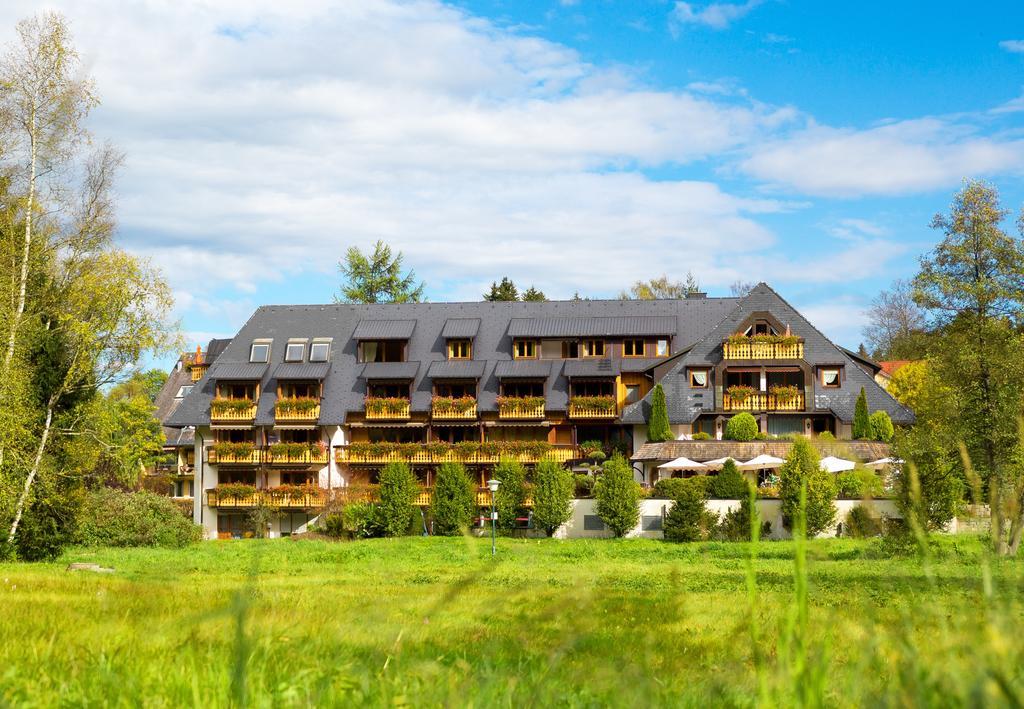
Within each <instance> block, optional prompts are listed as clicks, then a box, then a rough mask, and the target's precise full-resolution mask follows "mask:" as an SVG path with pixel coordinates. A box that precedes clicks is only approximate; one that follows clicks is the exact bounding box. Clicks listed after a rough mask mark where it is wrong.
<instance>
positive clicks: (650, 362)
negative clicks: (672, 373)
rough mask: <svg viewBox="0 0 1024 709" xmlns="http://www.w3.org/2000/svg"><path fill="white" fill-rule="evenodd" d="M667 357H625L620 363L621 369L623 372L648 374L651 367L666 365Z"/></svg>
mask: <svg viewBox="0 0 1024 709" xmlns="http://www.w3.org/2000/svg"><path fill="white" fill-rule="evenodd" d="M667 359H668V358H667V357H623V358H622V359H621V360H620V361H619V368H620V369H621V370H622V371H623V372H646V371H647V370H648V369H650V368H651V367H656V366H657V365H659V364H664V363H665V362H666V360H667Z"/></svg>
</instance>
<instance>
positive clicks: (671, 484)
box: [652, 475, 712, 500]
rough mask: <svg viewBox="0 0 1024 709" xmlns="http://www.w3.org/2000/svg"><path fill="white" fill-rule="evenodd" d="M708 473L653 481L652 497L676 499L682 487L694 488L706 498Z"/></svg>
mask: <svg viewBox="0 0 1024 709" xmlns="http://www.w3.org/2000/svg"><path fill="white" fill-rule="evenodd" d="M711 480H712V478H711V476H710V475H694V476H693V477H691V478H665V479H664V480H659V481H658V482H656V483H654V493H653V494H652V497H661V498H665V499H666V500H674V499H676V498H677V497H678V496H679V494H680V492H681V491H682V490H684V489H694V490H696V491H697V492H698V493H699V494H700V496H701V497H704V498H707V496H708V488H709V486H710V485H711Z"/></svg>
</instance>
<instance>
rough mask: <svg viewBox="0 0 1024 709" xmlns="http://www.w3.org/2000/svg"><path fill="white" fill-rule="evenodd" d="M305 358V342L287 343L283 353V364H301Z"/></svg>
mask: <svg viewBox="0 0 1024 709" xmlns="http://www.w3.org/2000/svg"><path fill="white" fill-rule="evenodd" d="M305 358H306V341H305V340H295V341H292V342H289V343H288V347H287V348H285V351H284V361H285V362H301V361H302V360H304V359H305Z"/></svg>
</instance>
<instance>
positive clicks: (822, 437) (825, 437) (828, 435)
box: [818, 431, 836, 441]
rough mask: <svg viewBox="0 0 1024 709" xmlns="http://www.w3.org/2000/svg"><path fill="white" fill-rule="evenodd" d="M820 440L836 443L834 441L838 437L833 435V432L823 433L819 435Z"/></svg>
mask: <svg viewBox="0 0 1024 709" xmlns="http://www.w3.org/2000/svg"><path fill="white" fill-rule="evenodd" d="M818 440H819V441H834V440H836V437H835V436H834V435H833V434H832V432H831V431H822V432H821V433H819V434H818Z"/></svg>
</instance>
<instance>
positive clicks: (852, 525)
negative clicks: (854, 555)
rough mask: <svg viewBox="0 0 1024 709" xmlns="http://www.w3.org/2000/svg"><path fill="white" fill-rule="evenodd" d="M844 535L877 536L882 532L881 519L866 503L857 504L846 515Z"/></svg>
mask: <svg viewBox="0 0 1024 709" xmlns="http://www.w3.org/2000/svg"><path fill="white" fill-rule="evenodd" d="M844 526H845V528H846V536H850V537H877V536H880V535H881V534H882V531H883V530H884V526H883V524H882V519H881V517H879V516H878V515H876V514H874V512H873V511H872V510H871V509H870V507H868V506H867V505H857V506H856V507H854V508H853V509H851V510H850V512H849V514H847V516H846V524H845V525H844Z"/></svg>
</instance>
